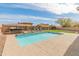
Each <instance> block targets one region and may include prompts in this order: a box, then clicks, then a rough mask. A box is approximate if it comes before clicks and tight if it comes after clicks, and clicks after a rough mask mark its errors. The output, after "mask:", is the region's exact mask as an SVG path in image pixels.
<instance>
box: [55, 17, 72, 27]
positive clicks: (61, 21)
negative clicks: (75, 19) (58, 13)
mask: <svg viewBox="0 0 79 59" xmlns="http://www.w3.org/2000/svg"><path fill="white" fill-rule="evenodd" d="M56 22H57V23H58V24H60V25H61V26H62V27H70V26H71V23H72V20H71V19H70V18H61V19H58V20H57V21H56Z"/></svg>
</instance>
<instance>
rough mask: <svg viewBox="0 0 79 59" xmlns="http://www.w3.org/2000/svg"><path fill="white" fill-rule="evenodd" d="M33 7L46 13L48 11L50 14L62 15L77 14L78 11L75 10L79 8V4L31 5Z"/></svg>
mask: <svg viewBox="0 0 79 59" xmlns="http://www.w3.org/2000/svg"><path fill="white" fill-rule="evenodd" d="M33 5H35V6H38V7H40V8H44V9H45V10H46V11H49V12H51V13H55V14H58V15H60V14H64V13H77V14H79V11H77V10H76V8H77V7H79V4H73V3H39V4H33Z"/></svg>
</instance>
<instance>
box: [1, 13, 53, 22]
mask: <svg viewBox="0 0 79 59" xmlns="http://www.w3.org/2000/svg"><path fill="white" fill-rule="evenodd" d="M4 19H5V20H10V21H11V20H12V21H17V20H29V19H33V20H49V21H53V19H52V18H45V17H37V16H29V15H15V14H14V15H13V14H0V20H4Z"/></svg>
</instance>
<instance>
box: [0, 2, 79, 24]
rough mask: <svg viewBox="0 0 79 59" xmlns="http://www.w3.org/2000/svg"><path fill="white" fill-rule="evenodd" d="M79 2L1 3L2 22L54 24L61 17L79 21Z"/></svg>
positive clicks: (0, 17) (0, 20)
mask: <svg viewBox="0 0 79 59" xmlns="http://www.w3.org/2000/svg"><path fill="white" fill-rule="evenodd" d="M77 7H79V3H0V24H6V23H7V24H8V23H11V24H12V23H17V22H32V23H34V24H40V23H44V24H50V25H51V24H52V25H56V24H57V23H55V21H56V20H57V19H59V18H66V17H67V18H71V19H72V20H74V21H79V11H78V10H77Z"/></svg>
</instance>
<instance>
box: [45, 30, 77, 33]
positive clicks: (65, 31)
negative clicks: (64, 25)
mask: <svg viewBox="0 0 79 59" xmlns="http://www.w3.org/2000/svg"><path fill="white" fill-rule="evenodd" d="M45 32H64V33H76V32H72V31H67V30H46V31H45Z"/></svg>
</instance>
